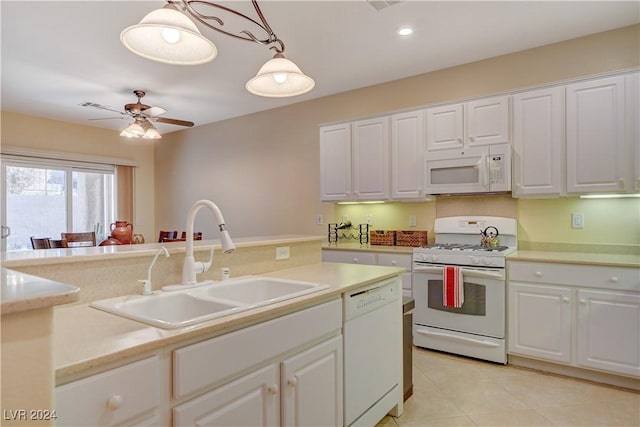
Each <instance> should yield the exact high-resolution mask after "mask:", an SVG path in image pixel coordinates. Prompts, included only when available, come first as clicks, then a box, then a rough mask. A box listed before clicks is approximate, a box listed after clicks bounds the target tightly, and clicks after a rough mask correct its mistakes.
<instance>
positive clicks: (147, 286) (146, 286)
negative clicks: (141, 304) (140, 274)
mask: <svg viewBox="0 0 640 427" xmlns="http://www.w3.org/2000/svg"><path fill="white" fill-rule="evenodd" d="M138 282H140V283H142V292H140V295H153V291H152V290H151V280H148V279H142V280H138Z"/></svg>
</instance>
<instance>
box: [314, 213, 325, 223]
mask: <svg viewBox="0 0 640 427" xmlns="http://www.w3.org/2000/svg"><path fill="white" fill-rule="evenodd" d="M322 224H324V217H323V216H322V214H318V215H316V225H322Z"/></svg>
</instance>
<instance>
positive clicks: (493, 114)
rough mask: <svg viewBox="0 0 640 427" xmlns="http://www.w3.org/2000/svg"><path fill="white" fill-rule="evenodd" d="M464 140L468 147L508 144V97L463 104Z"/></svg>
mask: <svg viewBox="0 0 640 427" xmlns="http://www.w3.org/2000/svg"><path fill="white" fill-rule="evenodd" d="M465 125H466V138H467V144H466V145H468V146H469V147H473V146H476V145H489V144H500V143H503V142H510V138H509V97H508V96H499V97H494V98H485V99H478V100H475V101H470V102H467V103H466V104H465Z"/></svg>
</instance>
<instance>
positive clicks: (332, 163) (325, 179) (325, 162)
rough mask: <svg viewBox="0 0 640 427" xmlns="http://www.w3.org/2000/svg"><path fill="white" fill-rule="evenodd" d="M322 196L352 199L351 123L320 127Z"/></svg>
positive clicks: (331, 198)
mask: <svg viewBox="0 0 640 427" xmlns="http://www.w3.org/2000/svg"><path fill="white" fill-rule="evenodd" d="M320 192H321V195H320V198H321V200H327V201H331V200H335V201H341V200H350V199H351V124H350V123H342V124H338V125H331V126H324V127H322V128H320Z"/></svg>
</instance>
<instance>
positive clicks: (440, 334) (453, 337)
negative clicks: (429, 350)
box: [416, 329, 500, 347]
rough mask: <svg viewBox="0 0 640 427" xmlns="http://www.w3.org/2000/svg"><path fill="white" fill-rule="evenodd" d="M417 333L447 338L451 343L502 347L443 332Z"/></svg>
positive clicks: (420, 330)
mask: <svg viewBox="0 0 640 427" xmlns="http://www.w3.org/2000/svg"><path fill="white" fill-rule="evenodd" d="M416 332H417V333H419V334H421V335H427V336H432V337H438V338H445V339H448V340H451V341H465V342H469V343H472V344H478V345H482V346H485V347H500V344H496V343H494V342H491V341H485V340H476V339H473V338H467V337H459V336H457V335H450V334H443V333H441V332H431V331H426V330H423V329H417V330H416Z"/></svg>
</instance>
